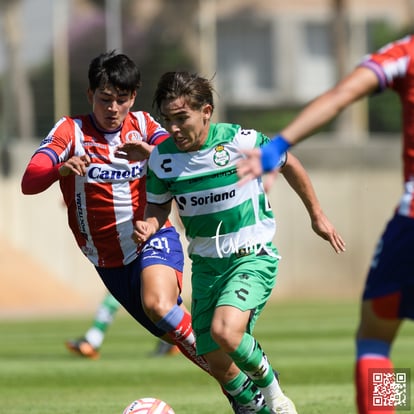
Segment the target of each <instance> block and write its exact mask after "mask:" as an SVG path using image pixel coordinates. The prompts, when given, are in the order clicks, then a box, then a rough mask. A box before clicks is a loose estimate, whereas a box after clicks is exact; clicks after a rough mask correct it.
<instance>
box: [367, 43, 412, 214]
mask: <svg viewBox="0 0 414 414" xmlns="http://www.w3.org/2000/svg"><path fill="white" fill-rule="evenodd" d="M361 66H364V67H368V68H370V69H371V70H373V71H374V72H375V74H376V75H377V77H378V80H379V84H380V90H384V89H386V88H390V89H393V90H394V91H395V92H396V93H397V94H398V95H399V96H400V100H401V105H402V122H403V172H404V182H405V192H404V194H403V196H402V198H401V200H400V203H399V205H398V207H397V211H398V213H399V214H401V215H404V216H409V217H414V36H406V37H404V38H402V39H400V40H398V41H396V42H392V43H389V44H387V45H386V46H384V47H382V48H381V49H380V50H378V51H377V52H376V53H373V54H370V55H368V56H366V58H365V59H364V60H363V62H362V63H361Z"/></svg>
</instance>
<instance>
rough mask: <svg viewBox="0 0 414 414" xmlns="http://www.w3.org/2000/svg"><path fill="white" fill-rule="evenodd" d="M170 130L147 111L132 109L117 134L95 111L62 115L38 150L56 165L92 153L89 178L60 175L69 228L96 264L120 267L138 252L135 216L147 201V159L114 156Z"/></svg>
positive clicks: (156, 140)
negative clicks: (102, 124) (96, 117)
mask: <svg viewBox="0 0 414 414" xmlns="http://www.w3.org/2000/svg"><path fill="white" fill-rule="evenodd" d="M167 136H168V133H167V132H166V131H165V130H164V129H163V128H162V127H161V126H160V124H159V123H158V122H156V121H155V120H154V119H153V118H152V117H151V115H150V114H148V113H146V112H142V111H140V112H130V113H129V114H128V116H127V117H126V119H125V121H124V123H123V124H122V127H121V128H120V129H119V130H118V131H115V132H113V133H110V134H108V133H105V132H103V131H100V130H99V129H98V128H97V126H96V125H95V123H94V121H93V119H92V117H91V116H90V115H81V116H75V117H64V118H62V119H60V120H59V121H58V122H57V123H56V125H55V126H54V127H53V129H52V130H51V131H50V133H49V135H48V136H47V137H46V138H45V139H44V140H43V141H42V143H41V145H40V147H39V148H38V150H37V151H36V152H37V153H39V152H41V153H44V154H47V155H48V156H49V157H50V158H51V159H52V160H53V163H54V165H56V164H59V163H61V162H65V161H67V160H68V159H69V158H71V157H72V156H74V155H78V156H81V155H84V154H85V153H87V154H88V155H89V156H90V158H91V164H90V166H89V167H88V169H87V174H86V175H85V176H84V177H80V176H76V175H70V176H67V177H60V179H59V182H60V187H61V190H62V194H63V197H64V201H65V203H66V205H67V209H68V220H69V226H70V228H71V230H72V232H73V234H74V236H75V238H76V241H77V243H78V245H79V247H80V248H81V250H82V251H83V253H84V254H85V255H86V256H87V257H88V259H89V260H90V261H91V262H92V263H93V264H94V265H95V266H100V267H118V266H122V265H124V264H128V263H130V262H132V261H133V260H134V259H135V258H136V257H137V255H138V252H137V245H136V244H135V243H134V242H133V240H132V239H131V235H132V232H133V224H134V221H135V220H138V219H141V218H142V217H143V213H144V208H145V204H146V192H145V177H146V169H147V161H146V160H145V161H140V162H130V161H127V160H124V159H120V158H116V157H115V156H114V151H115V148H116V147H117V146H118V145H119V144H121V143H125V142H130V141H137V140H142V141H145V142H147V143H149V144H152V145H157V144H158V143H159V142H161V141H163V140H164V139H165V138H166V137H167Z"/></svg>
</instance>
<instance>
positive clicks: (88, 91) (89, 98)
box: [86, 88, 94, 105]
mask: <svg viewBox="0 0 414 414" xmlns="http://www.w3.org/2000/svg"><path fill="white" fill-rule="evenodd" d="M93 94H94V92H93V90H92V89H91V88H88V90H87V91H86V96H87V97H88V102H89V103H90V104H91V105H92V104H93Z"/></svg>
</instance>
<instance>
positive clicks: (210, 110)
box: [201, 104, 213, 121]
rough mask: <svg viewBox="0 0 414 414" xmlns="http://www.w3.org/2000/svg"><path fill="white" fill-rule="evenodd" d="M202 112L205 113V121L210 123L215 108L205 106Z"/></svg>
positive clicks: (208, 105)
mask: <svg viewBox="0 0 414 414" xmlns="http://www.w3.org/2000/svg"><path fill="white" fill-rule="evenodd" d="M201 112H202V113H203V118H204V120H206V121H209V120H210V118H211V115H212V114H213V107H212V106H211V105H210V104H205V105H204V106H203V107H202V108H201Z"/></svg>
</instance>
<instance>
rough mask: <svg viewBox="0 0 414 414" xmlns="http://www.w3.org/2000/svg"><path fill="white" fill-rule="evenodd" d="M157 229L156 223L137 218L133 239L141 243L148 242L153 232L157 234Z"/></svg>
mask: <svg viewBox="0 0 414 414" xmlns="http://www.w3.org/2000/svg"><path fill="white" fill-rule="evenodd" d="M156 231H157V229H156V228H155V226H154V224H153V223H151V222H148V221H144V220H137V221H136V222H135V226H134V232H133V233H132V236H131V237H132V240H133V241H134V242H135V243H137V244H141V243H144V242H146V241H147V240H148V239H149V238H150V237H151V236H152V235H153V234H155V233H156Z"/></svg>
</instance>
